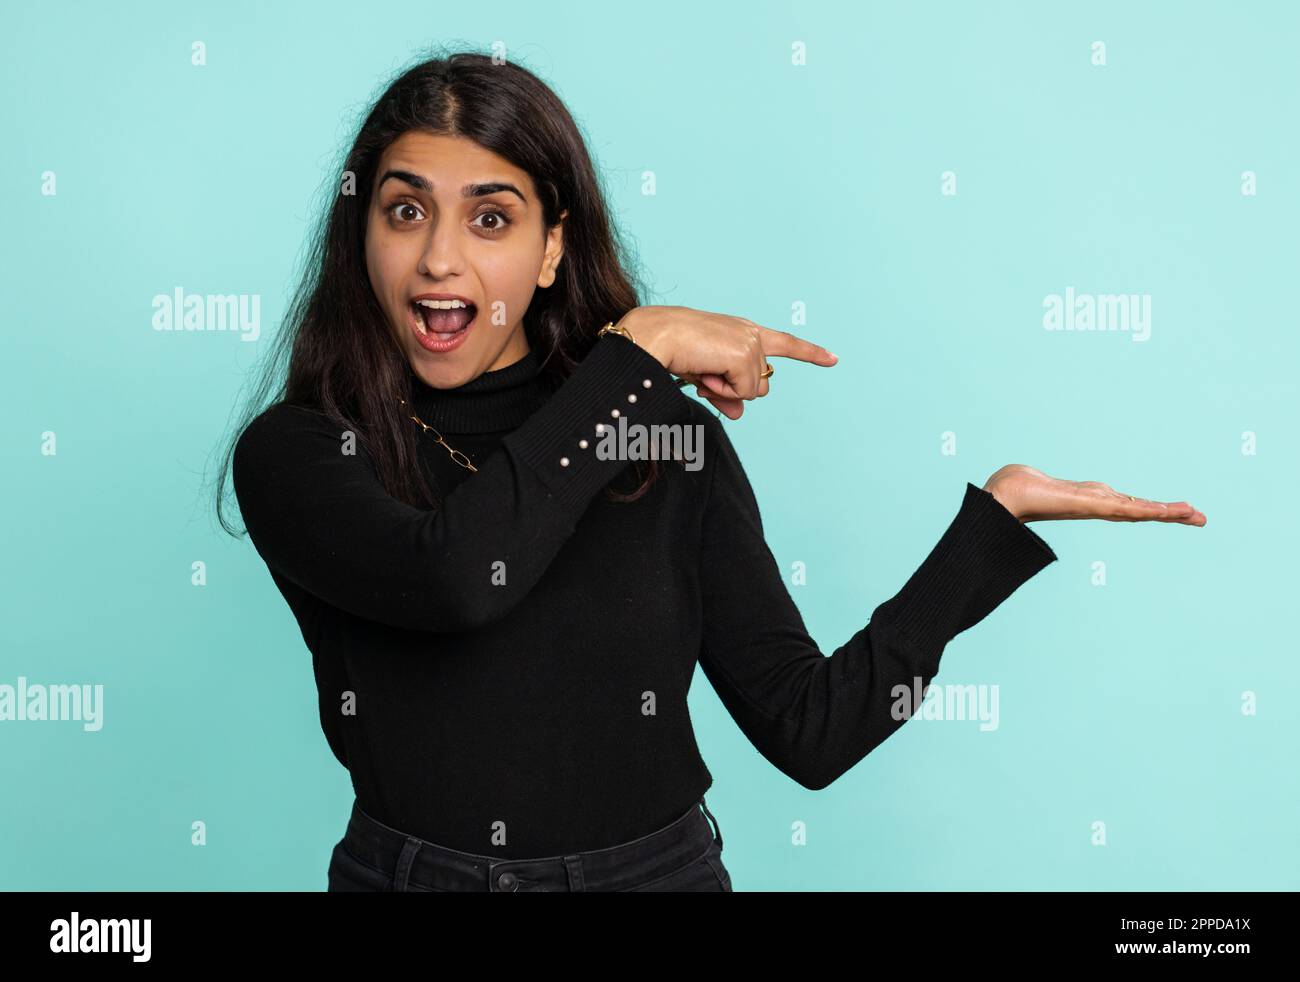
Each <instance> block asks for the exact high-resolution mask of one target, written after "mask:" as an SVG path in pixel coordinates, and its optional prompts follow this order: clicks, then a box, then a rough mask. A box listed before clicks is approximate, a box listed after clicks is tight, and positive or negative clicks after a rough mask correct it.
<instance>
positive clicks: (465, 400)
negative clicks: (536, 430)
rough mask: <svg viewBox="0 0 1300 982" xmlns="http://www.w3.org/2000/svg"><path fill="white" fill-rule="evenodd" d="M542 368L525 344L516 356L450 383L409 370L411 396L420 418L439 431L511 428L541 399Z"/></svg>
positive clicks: (543, 386)
mask: <svg viewBox="0 0 1300 982" xmlns="http://www.w3.org/2000/svg"><path fill="white" fill-rule="evenodd" d="M541 368H542V360H541V358H540V357H539V356H538V355H537V353H536V352H535V351H532V350H529V351H528V352H527V353H526V354H524V356H523V357H522V358H520V359H519V360H518V361H514V362H511V363H510V364H509V365H507V366H506V367H504V368H498V369H496V370H494V371H487V372H483V373H482V374H481V375H478V376H476V377H474V378H472V379H470V380H469V381H468V382H466V383H465V384H464V385H458V386H456V387H455V388H451V389H437V388H434V387H433V386H431V385H429V384H428V383H427V382H425V381H424V379H422V378H420V376H419V375H417V374H416V373H415V371H414V370H412V371H411V373H410V376H411V400H410V402H411V405H412V406H413V407H414V409H415V414H416V415H417V416H419V417H420V419H422V420H424V422H426V423H428V424H429V425H430V426H433V427H436V428H437V429H438V430H440V431H442V432H444V433H497V432H502V431H505V430H513V429H515V428H516V427H518V426H520V425H521V424H522V423H523V422H524V420H526V419H527V418H528V417H529V416H531V415H532V414H533V413H534V412H536V411H537V409H538V408H539V407H540V406H541V404H542V403H543V402H544V401H545V399H546V395H547V394H548V393H547V386H546V379H545V376H544V375H543V374H542V370H541Z"/></svg>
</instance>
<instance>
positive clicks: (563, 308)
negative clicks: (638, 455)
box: [215, 51, 658, 535]
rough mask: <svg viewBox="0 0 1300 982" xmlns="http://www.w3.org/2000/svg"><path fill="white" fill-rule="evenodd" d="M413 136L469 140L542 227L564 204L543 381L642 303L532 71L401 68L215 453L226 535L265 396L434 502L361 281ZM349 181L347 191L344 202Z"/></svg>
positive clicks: (536, 323) (415, 431) (590, 176)
mask: <svg viewBox="0 0 1300 982" xmlns="http://www.w3.org/2000/svg"><path fill="white" fill-rule="evenodd" d="M410 130H420V131H423V132H427V133H431V134H440V135H447V136H463V137H466V138H468V139H471V140H473V141H474V142H476V143H478V144H479V145H480V146H482V147H484V148H486V149H488V150H490V151H492V152H493V153H496V154H498V155H499V156H501V157H504V158H505V159H506V160H508V161H510V162H511V163H512V164H514V165H515V166H517V167H518V168H520V169H521V170H524V171H526V172H527V173H528V174H529V175H530V176H531V177H532V179H533V183H534V185H535V187H536V189H537V193H538V195H539V196H540V198H541V204H542V221H543V225H544V226H545V227H547V228H550V227H552V226H554V225H555V224H556V223H558V222H559V221H560V214H561V213H562V212H563V211H565V210H566V209H567V211H568V215H567V216H566V217H565V219H564V255H563V257H562V258H561V260H560V264H559V267H558V268H557V270H556V279H555V282H554V283H553V284H552V285H551V286H550V287H547V288H538V289H537V290H536V291H535V293H534V294H533V299H532V303H531V304H530V305H529V307H528V310H527V311H525V313H524V318H523V320H524V331H525V333H526V336H527V338H528V343H529V347H530V348H532V350H533V351H535V352H537V353H538V356H539V358H540V359H541V360H542V363H543V364H542V373H543V375H544V376H545V378H544V381H545V382H547V383H548V384H553V385H558V384H559V383H560V382H561V381H562V380H563V379H564V378H567V377H568V375H569V374H570V373H571V372H572V371H573V369H574V368H575V367H576V366H577V365H578V363H579V362H581V360H582V358H583V357H584V356H585V355H586V354H587V352H588V351H589V350H590V349H591V347H592V345H594V344H595V341H596V331H597V330H599V329H600V327H601V326H602V325H603V324H605V323H606V322H608V321H611V320H612V321H617V320H619V318H621V317H622V316H623V315H624V314H625V313H627V312H628V311H629V310H631V309H633V308H634V307H637V306H638V305H639V301H638V296H639V294H640V293H641V289H640V284H639V282H638V281H637V280H636V278H635V277H634V275H632V274H629V273H628V272H627V270H626V269H625V262H626V261H627V260H628V258H629V257H630V250H629V248H628V246H627V244H626V243H625V242H624V241H623V240H622V238H621V237H620V235H619V233H618V232H617V230H616V229H615V228H614V227H613V224H612V223H611V221H610V216H609V210H608V208H607V206H606V204H605V196H604V193H603V190H602V187H601V183H600V180H599V179H598V178H597V176H596V172H595V168H594V167H593V166H592V163H591V158H590V156H589V154H588V152H587V146H586V143H585V141H584V139H583V137H582V135H581V133H580V132H579V130H578V127H577V124H576V123H575V122H574V120H573V117H572V116H571V115H570V114H569V111H568V110H567V109H566V108H565V106H564V104H563V103H562V102H561V101H560V99H559V97H557V96H556V95H555V93H554V92H552V91H551V89H550V88H549V87H548V86H547V85H546V84H545V83H544V82H542V81H541V79H539V78H538V77H537V76H536V75H534V74H533V73H532V72H530V71H528V70H527V69H525V68H522V67H520V66H518V65H515V64H511V63H510V62H503V61H498V60H494V59H493V57H492V56H490V55H485V54H481V53H478V52H473V51H462V52H457V53H453V54H449V55H448V54H443V55H442V56H440V57H435V58H430V59H428V60H423V61H421V62H420V63H419V64H416V65H415V66H414V67H412V68H409V69H406V70H404V71H403V72H402V73H401V74H400V75H399V76H398V77H397V78H396V79H395V80H393V81H392V82H391V83H390V84H389V85H388V86H387V87H386V88H385V89H384V91H383V94H382V95H380V96H379V98H378V99H377V100H376V101H375V103H374V105H373V106H372V107H371V108H370V110H369V111H368V113H367V114H366V117H365V121H364V122H363V123H362V124H361V126H360V128H359V130H358V131H357V135H356V138H355V140H354V141H353V143H352V147H351V149H349V150H348V151H347V154H346V156H345V158H344V159H343V161H342V166H341V167H339V168H338V169H337V170H336V171H334V172H333V173H331V174H330V176H329V177H328V178H327V179H326V182H325V183H324V185H323V186H322V191H321V194H322V196H323V200H322V204H321V206H320V215H321V217H320V220H319V224H318V225H317V227H316V229H315V231H314V233H313V235H312V238H311V241H310V246H309V252H308V255H307V259H306V262H305V268H304V272H303V276H302V280H301V282H300V284H299V286H298V288H297V290H296V292H295V294H294V297H293V299H292V301H291V303H290V306H289V310H288V313H287V315H286V318H285V322H284V324H283V326H282V327H281V329H280V330H279V331H278V332H277V334H276V337H275V339H274V340H273V342H272V345H271V350H270V352H268V353H267V355H266V356H265V358H264V361H263V364H262V366H261V371H260V372H259V373H258V375H257V378H256V381H255V383H254V385H253V388H252V393H251V396H250V397H249V399H248V402H247V405H246V409H245V412H244V415H243V418H242V419H241V420H240V421H239V424H238V426H237V427H235V430H234V433H233V435H232V436H231V438H230V440H229V443H228V444H227V445H226V447H225V451H224V454H223V456H222V458H221V462H220V466H219V473H218V475H217V480H216V491H215V499H216V513H217V519H218V521H219V522H220V523H221V526H222V527H223V528H224V529H225V530H226V531H227V532H228V533H229V534H231V535H237V534H238V533H237V532H236V530H235V528H234V527H233V526H231V525H230V524H229V522H227V520H226V517H225V514H224V511H223V504H224V502H225V498H226V491H225V489H226V480H227V478H228V476H229V473H230V466H231V461H232V458H233V455H234V448H235V444H236V443H237V442H238V440H239V437H240V435H242V433H243V431H244V429H245V428H246V427H247V426H248V424H249V423H250V422H252V420H253V419H255V418H256V417H257V416H258V415H259V414H260V413H261V412H262V410H263V409H264V408H266V406H267V404H268V397H270V398H269V402H270V403H271V404H274V403H277V402H286V403H290V404H294V405H302V406H307V407H310V408H313V409H315V410H317V411H319V412H322V413H324V414H326V415H327V416H328V417H329V418H330V419H331V420H333V421H335V422H337V423H338V425H339V427H340V430H344V429H349V430H352V431H353V432H355V433H356V434H357V439H358V443H360V444H362V445H363V446H364V447H365V449H366V450H367V451H368V453H369V454H370V456H371V459H372V460H373V462H374V465H375V469H376V473H377V475H378V477H379V480H380V481H381V483H382V484H383V485H384V487H385V488H386V489H387V490H388V492H389V493H390V494H392V495H393V496H394V497H396V498H398V499H400V500H402V501H405V502H407V503H408V504H411V505H415V506H417V507H437V506H438V505H439V504H440V498H439V496H438V494H437V492H436V491H435V490H434V488H432V487H431V486H430V485H429V483H428V482H427V481H426V480H425V475H424V468H422V467H420V466H418V460H419V458H418V456H417V443H416V437H417V436H420V435H421V430H420V428H419V427H418V426H416V425H415V424H414V423H412V422H411V420H410V419H409V417H408V416H407V415H406V414H405V413H404V412H403V410H402V408H401V406H400V405H398V404H397V402H396V400H395V399H393V393H395V392H401V391H408V392H409V378H410V366H409V362H408V361H407V358H406V355H405V354H404V353H403V352H402V350H401V348H400V347H399V345H398V342H397V341H396V340H395V339H394V338H393V337H392V334H391V333H390V328H389V326H388V322H387V317H386V315H385V313H384V311H383V309H382V308H381V307H380V305H379V302H378V300H377V299H376V298H375V295H374V292H373V290H372V288H371V286H370V280H369V277H368V275H367V272H366V259H365V228H366V216H367V213H368V211H369V208H370V199H371V187H372V185H373V182H374V178H375V171H376V168H377V167H378V165H379V159H380V157H381V155H382V154H383V152H384V150H385V149H386V148H387V147H388V145H389V144H390V143H392V142H393V141H394V140H396V139H397V138H398V137H400V136H401V135H402V134H403V133H406V132H408V131H410ZM345 179H347V181H348V182H349V183H348V184H345V183H344V182H345ZM349 186H350V188H351V190H352V191H354V192H355V193H341V192H342V191H343V190H344V189H345V187H349ZM629 265H630V263H629ZM286 355H287V357H288V369H287V372H283V371H282V370H281V368H280V366H281V364H282V363H283V362H284V360H285V358H286ZM282 376H283V382H278V380H279V379H281V377H282ZM277 383H278V384H277ZM425 439H427V437H426V438H425ZM646 463H648V467H649V470H648V473H647V474H646V475H645V476H644V478H642V474H641V465H642V462H641V461H637V478H638V480H639V481H640V482H641V483H640V485H639V487H636V488H635V490H633V491H632V492H630V493H620V492H618V491H616V490H615V489H614V488H613V487H608V488H606V489H605V490H606V494H607V495H609V497H610V498H611V499H612V500H615V501H635V500H636V499H637V498H639V497H641V496H642V495H643V494H645V492H646V491H647V490H648V489H649V487H650V485H651V484H653V483H654V481H655V479H656V477H657V475H658V468H657V466H656V465H657V461H656V460H653V459H651V460H649V461H647V462H646Z"/></svg>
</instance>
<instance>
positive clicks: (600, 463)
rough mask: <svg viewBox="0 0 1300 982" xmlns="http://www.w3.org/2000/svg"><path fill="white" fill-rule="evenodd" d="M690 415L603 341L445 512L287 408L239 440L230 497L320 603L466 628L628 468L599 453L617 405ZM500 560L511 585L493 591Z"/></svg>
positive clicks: (525, 582) (616, 346)
mask: <svg viewBox="0 0 1300 982" xmlns="http://www.w3.org/2000/svg"><path fill="white" fill-rule="evenodd" d="M644 379H650V382H651V386H650V388H645V387H644V386H643V384H642V382H643V380H644ZM632 392H635V393H636V396H637V401H636V403H635V404H630V403H628V401H627V396H628V393H632ZM690 406H691V400H690V399H689V398H688V397H687V396H685V395H684V394H683V393H682V392H681V390H680V389H679V388H678V387H677V385H676V384H675V383H674V380H673V377H672V376H671V375H670V374H669V372H668V371H667V370H666V369H665V368H664V367H663V365H662V364H661V363H660V362H659V361H657V360H656V359H655V358H654V357H653V356H652V355H650V354H649V353H648V352H646V351H645V350H644V349H642V348H641V347H639V346H638V345H635V344H633V343H631V342H630V341H628V340H627V339H626V338H621V337H618V336H616V335H615V336H606V337H603V338H601V339H600V340H598V341H597V342H596V344H595V345H594V346H593V348H592V349H591V351H590V352H589V353H588V355H587V357H586V358H585V359H584V360H583V361H582V363H581V364H580V365H579V366H578V367H577V368H576V369H575V370H574V372H573V374H572V375H570V376H569V378H567V379H566V380H565V382H564V384H563V385H562V386H561V387H560V388H559V389H558V390H557V391H556V392H555V393H553V394H552V395H551V397H550V398H549V399H548V400H547V401H546V403H545V404H544V405H543V406H542V408H541V409H539V410H538V411H537V412H536V413H534V414H533V415H532V416H531V417H529V419H528V420H527V421H526V422H525V423H524V424H523V425H522V426H520V427H519V428H518V429H516V430H515V431H514V432H512V433H510V434H509V435H508V436H507V437H506V438H505V439H504V440H503V441H502V445H501V446H500V447H498V448H497V450H496V451H495V452H494V453H492V454H491V455H490V456H489V457H488V458H487V459H486V460H485V461H483V463H482V464H481V465H479V468H478V473H477V474H475V475H473V476H472V477H470V478H468V479H466V480H465V481H463V482H461V483H460V484H458V485H457V486H456V488H455V489H454V490H453V491H451V492H450V493H449V494H447V495H446V496H445V498H444V500H443V504H442V507H441V508H438V509H434V510H425V509H420V508H414V507H412V506H410V505H407V504H405V503H403V502H401V501H398V500H397V499H396V498H393V497H392V496H390V495H389V494H388V493H387V491H385V490H384V488H383V486H382V485H381V484H380V482H379V480H378V478H377V476H376V475H375V472H374V469H373V467H372V466H371V463H370V461H369V458H368V457H367V456H366V454H365V453H364V451H362V450H361V449H360V448H359V447H358V449H357V453H356V454H355V455H344V454H343V453H342V452H341V447H342V433H340V432H339V430H338V427H337V426H336V425H335V424H333V423H331V422H330V421H329V420H328V419H327V418H326V417H325V416H323V415H322V414H319V413H314V412H311V411H309V410H305V409H301V408H297V407H293V406H286V405H283V404H281V405H276V406H273V407H271V409H269V410H267V411H266V412H264V413H263V414H262V415H261V416H259V417H258V418H257V419H256V420H254V421H253V423H251V424H250V425H249V427H248V428H247V429H246V430H245V431H244V433H243V435H241V437H240V438H239V441H238V443H237V445H236V448H235V454H234V460H233V481H234V486H235V493H236V496H237V498H238V501H239V507H240V512H241V514H242V515H243V519H244V523H245V525H246V526H247V528H248V532H249V536H250V538H251V539H252V540H253V543H254V545H255V547H256V548H257V551H258V553H259V554H260V555H261V557H262V558H263V560H265V562H266V564H267V566H268V567H269V568H270V569H272V570H274V571H276V572H278V573H280V574H281V575H283V576H284V577H286V578H287V579H289V580H291V581H293V582H294V583H296V584H297V585H298V586H300V587H302V588H303V589H304V590H306V591H308V592H309V593H311V594H313V595H315V596H316V597H319V598H320V599H321V600H324V601H325V602H326V603H329V604H332V605H334V606H335V607H338V608H340V609H342V610H345V611H348V612H349V613H352V614H355V615H357V616H359V617H365V618H368V619H370V620H375V621H379V622H381V623H384V624H389V625H393V626H396V627H403V628H411V629H415V630H424V631H464V630H470V629H473V628H477V627H480V626H482V625H484V624H488V623H490V622H492V621H494V620H496V619H498V618H500V617H502V616H504V615H505V614H506V613H507V612H508V611H509V610H511V609H512V608H513V607H514V606H515V605H516V604H517V603H519V601H520V600H522V599H523V597H525V596H526V595H527V594H528V592H529V591H530V590H531V589H532V588H533V586H534V585H535V584H536V583H537V581H538V580H539V579H540V578H541V576H542V574H543V572H545V570H546V568H547V567H548V566H549V565H550V563H551V560H552V559H554V557H555V555H556V554H557V553H558V552H559V550H560V547H561V546H562V545H563V544H564V542H565V541H566V540H567V539H568V538H569V537H570V536H571V535H572V534H573V532H574V529H575V527H576V523H577V521H578V519H579V518H580V517H581V516H582V514H583V512H584V511H585V510H586V508H587V506H588V505H589V504H590V502H591V500H592V499H593V498H594V497H595V496H596V494H597V493H598V492H599V491H600V490H601V489H602V488H604V487H606V486H607V485H608V484H609V482H610V481H611V480H613V479H614V477H616V476H617V475H618V474H619V473H620V472H621V471H622V470H623V469H625V468H626V467H627V466H628V461H626V460H601V459H599V458H598V457H597V456H596V452H595V446H596V440H597V437H596V432H595V426H596V424H597V423H598V422H605V423H610V422H616V421H614V420H611V417H610V410H611V409H612V408H615V407H617V408H618V409H619V410H620V412H622V414H623V415H624V416H625V417H626V418H627V419H628V421H629V422H642V423H647V424H648V423H669V422H675V421H678V420H685V419H686V418H688V417H689V415H690ZM413 425H414V424H413ZM583 436H586V437H588V439H589V441H590V445H589V447H588V448H587V449H585V450H584V449H579V447H578V440H579V439H581V438H582V437H583ZM561 457H568V458H569V461H570V463H569V466H567V467H564V466H561V465H560V463H559V460H560V458H561ZM499 560H500V561H504V562H505V563H506V565H507V577H506V582H505V583H504V584H501V585H494V584H493V583H492V580H491V577H492V572H493V563H495V562H497V561H499Z"/></svg>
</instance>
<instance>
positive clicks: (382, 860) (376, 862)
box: [327, 798, 732, 893]
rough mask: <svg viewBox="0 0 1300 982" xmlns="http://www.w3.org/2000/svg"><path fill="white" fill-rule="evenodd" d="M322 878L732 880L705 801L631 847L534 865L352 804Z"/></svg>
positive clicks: (453, 887) (382, 883) (381, 883)
mask: <svg viewBox="0 0 1300 982" xmlns="http://www.w3.org/2000/svg"><path fill="white" fill-rule="evenodd" d="M701 809H703V811H701ZM706 815H707V816H708V819H707V820H706V819H705V816H706ZM710 823H712V824H710ZM327 877H328V882H329V885H328V890H329V892H335V893H337V892H344V891H348V892H359V891H370V892H388V891H406V892H415V893H439V892H451V891H487V892H490V893H525V892H542V891H548V892H552V891H570V890H597V891H624V892H626V891H638V890H651V891H676V892H685V891H690V892H712V893H731V892H732V890H731V874H730V873H728V872H727V870H726V867H724V866H723V865H722V830H721V829H720V828H718V822H717V819H715V818H714V817H713V813H712V812H710V811H709V807H708V805H706V804H705V803H704V799H703V798H700V800H699V801H698V802H696V803H695V804H694V805H692V806H691V808H690V811H688V812H687V813H686V814H685V815H683V816H682V817H681V818H678V819H676V820H675V821H673V822H672V823H671V824H669V825H666V826H665V827H664V828H662V829H659V830H658V831H657V832H651V833H650V834H649V835H644V836H642V837H641V838H639V839H633V840H632V841H631V842H624V843H621V844H619V845H617V846H610V847H609V848H608V849H596V850H593V851H591V852H579V853H573V854H571V855H568V856H547V857H543V858H538V859H498V858H496V857H495V856H480V855H476V854H474V853H468V852H460V851H458V850H455V849H448V848H447V847H446V846H440V845H437V844H436V843H433V842H429V841H427V840H425V839H419V838H416V837H415V836H413V835H408V834H407V833H405V832H399V831H398V830H397V829H394V828H389V827H388V826H387V825H384V824H383V823H381V822H379V821H377V820H376V819H374V818H371V817H370V816H369V815H367V814H366V813H365V812H363V811H362V810H361V807H360V806H359V805H358V804H357V803H356V802H355V801H354V802H353V804H352V815H351V817H350V818H349V819H348V828H347V832H346V833H345V834H344V836H343V839H342V840H341V841H340V842H339V843H338V845H336V846H335V847H334V853H333V855H332V856H331V857H330V865H329V872H328V874H327Z"/></svg>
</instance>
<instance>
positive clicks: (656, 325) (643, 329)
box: [615, 307, 672, 369]
mask: <svg viewBox="0 0 1300 982" xmlns="http://www.w3.org/2000/svg"><path fill="white" fill-rule="evenodd" d="M615 326H616V327H623V328H626V329H627V330H628V331H629V332H630V333H631V334H632V337H633V338H635V340H636V344H638V345H640V346H641V347H642V348H643V349H645V351H646V352H647V353H648V354H649V355H650V356H651V357H653V358H654V359H655V360H656V361H658V362H659V364H661V365H663V366H664V368H665V369H667V368H668V366H669V365H670V364H671V362H672V344H671V341H670V339H669V336H668V329H667V328H668V325H667V324H665V323H664V322H663V320H661V319H659V318H652V317H648V316H647V315H646V310H645V308H644V307H633V308H632V309H631V310H629V311H628V312H627V313H626V314H624V315H623V316H622V317H621V318H619V320H618V321H617V322H616V323H615Z"/></svg>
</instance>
